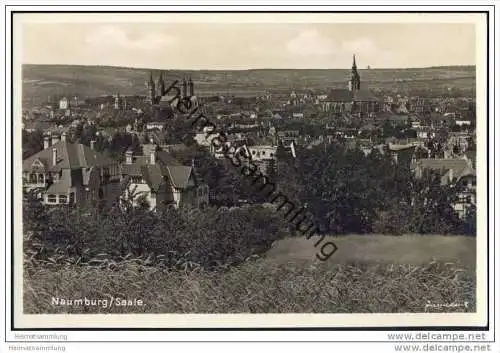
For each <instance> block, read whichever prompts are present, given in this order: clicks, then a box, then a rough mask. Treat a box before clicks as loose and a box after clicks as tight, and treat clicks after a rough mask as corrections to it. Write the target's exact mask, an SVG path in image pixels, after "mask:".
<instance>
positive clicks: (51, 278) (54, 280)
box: [24, 259, 475, 314]
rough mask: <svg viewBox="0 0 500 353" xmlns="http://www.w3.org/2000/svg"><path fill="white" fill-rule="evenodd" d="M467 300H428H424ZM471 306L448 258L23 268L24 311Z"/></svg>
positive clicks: (471, 294)
mask: <svg viewBox="0 0 500 353" xmlns="http://www.w3.org/2000/svg"><path fill="white" fill-rule="evenodd" d="M111 296H114V297H115V298H117V297H120V298H122V299H131V300H133V299H141V300H142V301H143V302H144V304H145V305H144V306H141V307H139V306H130V307H116V306H114V307H108V308H106V309H104V308H102V307H101V308H98V307H92V306H91V307H82V306H80V307H67V306H56V305H53V304H52V303H51V301H52V297H59V298H64V299H79V298H84V297H86V298H89V299H108V301H109V300H110V298H111ZM465 302H467V303H468V307H467V308H465V307H463V306H459V307H455V308H445V309H444V308H436V307H429V305H428V304H429V303H432V304H452V303H458V304H459V305H463V303H465ZM426 311H427V312H443V311H444V312H464V311H467V312H474V311H475V277H474V272H473V271H471V270H470V269H464V268H459V267H458V266H457V265H455V264H452V263H446V264H445V263H440V262H432V263H429V264H427V265H425V266H415V265H391V264H389V265H387V264H384V265H383V264H373V265H368V264H362V263H357V264H342V265H333V266H332V265H331V264H330V265H328V264H325V263H318V264H311V263H307V264H305V263H297V264H291V263H289V264H283V265H278V264H274V263H271V262H269V261H267V260H257V261H252V262H246V263H244V264H242V265H240V266H235V267H231V268H229V269H219V270H218V271H207V270H204V269H202V268H195V269H191V270H186V271H182V270H172V269H167V268H160V267H150V266H145V265H144V264H143V262H142V261H139V260H137V259H129V260H124V261H122V262H121V263H119V264H111V263H110V262H103V263H101V265H98V266H97V265H96V266H75V265H50V264H45V265H37V266H35V267H29V268H25V275H24V312H25V313H30V314H31V313H98V312H100V313H374V312H376V313H382V312H384V313H397V312H426Z"/></svg>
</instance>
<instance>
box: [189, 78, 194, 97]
mask: <svg viewBox="0 0 500 353" xmlns="http://www.w3.org/2000/svg"><path fill="white" fill-rule="evenodd" d="M188 90H189V96H190V97H193V96H194V84H193V80H191V76H189V79H188Z"/></svg>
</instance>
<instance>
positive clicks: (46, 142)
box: [43, 136, 50, 150]
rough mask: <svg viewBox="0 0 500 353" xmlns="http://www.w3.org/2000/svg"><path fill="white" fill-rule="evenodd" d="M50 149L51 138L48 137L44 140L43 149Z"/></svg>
mask: <svg viewBox="0 0 500 353" xmlns="http://www.w3.org/2000/svg"><path fill="white" fill-rule="evenodd" d="M49 147H50V141H49V137H48V136H45V137H44V138H43V149H44V150H46V149H47V148H49Z"/></svg>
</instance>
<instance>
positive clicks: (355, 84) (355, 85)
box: [349, 54, 361, 91]
mask: <svg viewBox="0 0 500 353" xmlns="http://www.w3.org/2000/svg"><path fill="white" fill-rule="evenodd" d="M360 86H361V79H360V78H359V74H358V68H357V66H356V55H355V54H352V70H351V80H350V82H349V89H350V90H351V91H357V90H359V89H360Z"/></svg>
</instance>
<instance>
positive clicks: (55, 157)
mask: <svg viewBox="0 0 500 353" xmlns="http://www.w3.org/2000/svg"><path fill="white" fill-rule="evenodd" d="M56 164H57V148H53V149H52V165H56Z"/></svg>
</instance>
